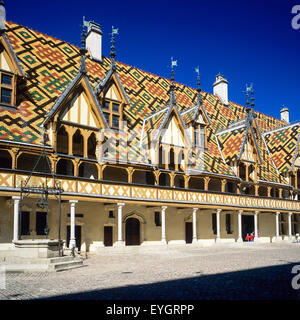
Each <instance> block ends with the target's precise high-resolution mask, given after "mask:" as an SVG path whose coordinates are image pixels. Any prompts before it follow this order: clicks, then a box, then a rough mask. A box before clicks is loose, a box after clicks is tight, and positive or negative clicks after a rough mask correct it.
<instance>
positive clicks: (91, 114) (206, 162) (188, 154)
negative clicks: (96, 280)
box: [0, 4, 300, 251]
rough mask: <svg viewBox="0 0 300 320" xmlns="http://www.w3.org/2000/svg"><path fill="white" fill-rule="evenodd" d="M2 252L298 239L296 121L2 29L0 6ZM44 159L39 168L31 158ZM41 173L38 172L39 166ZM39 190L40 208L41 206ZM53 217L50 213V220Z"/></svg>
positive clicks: (96, 54) (299, 129) (94, 42)
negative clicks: (44, 194) (40, 243)
mask: <svg viewBox="0 0 300 320" xmlns="http://www.w3.org/2000/svg"><path fill="white" fill-rule="evenodd" d="M0 7H1V10H2V11H1V12H0V13H1V14H0V16H1V17H0V18H1V19H2V25H3V26H2V28H1V29H2V30H1V37H0V42H1V53H0V73H1V84H0V86H1V88H0V89H1V94H0V100H1V101H0V250H1V249H2V250H7V249H12V248H13V246H14V245H13V241H15V240H18V239H46V238H49V239H57V238H58V237H61V238H62V239H63V240H65V246H68V247H70V246H76V247H77V248H78V249H80V250H83V251H97V250H101V248H103V247H105V246H127V245H128V246H130V245H143V246H145V245H163V246H164V245H172V244H183V245H185V244H193V245H211V244H214V243H216V242H229V243H233V242H241V241H244V240H245V238H246V235H247V234H250V233H254V236H255V238H254V239H255V241H264V242H273V241H283V240H286V241H292V240H293V239H294V237H295V236H296V235H297V234H298V232H299V227H300V203H299V201H298V193H299V185H300V179H299V169H300V159H299V137H300V135H299V133H300V123H299V122H295V123H289V111H288V109H287V108H284V109H282V110H281V119H280V120H279V119H276V118H273V117H270V116H268V115H265V114H263V113H260V112H258V111H256V110H255V108H254V97H253V90H251V89H250V90H247V104H246V106H241V105H238V104H236V103H233V102H231V101H230V99H229V97H228V82H227V80H226V79H225V78H224V77H223V76H222V75H217V77H216V82H215V83H214V84H213V94H211V93H205V92H203V91H202V90H201V89H200V83H199V79H198V84H197V88H196V89H195V88H191V87H188V86H185V85H183V84H179V83H176V82H175V81H174V74H173V73H172V76H171V79H166V78H163V77H160V76H156V75H154V74H151V73H148V72H145V71H143V70H140V69H138V68H135V67H132V66H128V65H126V64H124V63H121V62H118V61H116V60H115V57H116V54H115V50H114V34H116V32H114V31H115V30H114V29H113V32H112V34H113V36H112V37H113V38H112V48H111V55H110V57H109V58H107V57H103V55H102V51H101V50H102V36H103V34H102V31H101V29H100V26H99V25H97V24H96V23H92V22H90V23H88V24H87V25H86V28H87V34H85V32H83V36H82V47H81V48H78V47H76V46H75V45H72V44H69V43H66V42H64V41H61V40H59V39H56V38H54V37H51V36H48V35H46V34H42V33H40V32H38V31H34V30H32V29H30V28H28V27H24V26H21V25H19V24H16V23H13V22H9V21H5V10H4V6H3V4H2V5H0ZM0 25H1V24H0ZM41 155H43V157H41ZM49 164H50V165H49ZM24 186H27V187H34V188H39V187H40V188H43V189H45V188H46V189H47V188H49V189H51V188H54V187H56V186H59V188H61V189H62V190H63V192H62V194H61V209H60V208H59V203H58V201H57V198H56V197H55V196H54V195H53V194H51V193H50V194H49V198H48V206H47V208H48V209H47V210H46V209H45V207H43V206H41V205H37V204H38V203H39V201H40V197H41V194H39V193H32V194H30V195H29V194H26V196H24V194H22V193H21V189H22V188H23V187H24ZM59 212H60V214H59Z"/></svg>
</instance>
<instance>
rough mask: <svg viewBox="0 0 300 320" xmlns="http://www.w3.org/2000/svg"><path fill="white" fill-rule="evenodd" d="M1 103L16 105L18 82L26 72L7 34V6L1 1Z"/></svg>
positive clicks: (10, 105)
mask: <svg viewBox="0 0 300 320" xmlns="http://www.w3.org/2000/svg"><path fill="white" fill-rule="evenodd" d="M0 11H1V12H2V15H1V16H0V104H1V106H4V107H16V97H17V83H18V81H19V79H21V78H22V77H25V73H24V71H23V69H22V67H21V65H20V63H19V61H18V58H17V56H16V54H15V53H14V50H13V48H12V46H11V44H10V42H9V39H8V38H7V36H6V34H5V8H4V3H3V2H1V3H0Z"/></svg>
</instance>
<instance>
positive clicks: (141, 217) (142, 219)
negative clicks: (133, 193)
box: [122, 211, 147, 224]
mask: <svg viewBox="0 0 300 320" xmlns="http://www.w3.org/2000/svg"><path fill="white" fill-rule="evenodd" d="M129 218H136V219H138V220H139V221H140V223H141V224H146V223H147V222H146V218H145V216H144V215H143V214H142V213H141V212H138V211H131V212H128V213H126V214H125V215H124V216H123V221H122V222H123V223H125V222H126V220H127V219H129Z"/></svg>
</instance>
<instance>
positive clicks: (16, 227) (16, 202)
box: [12, 197, 21, 241]
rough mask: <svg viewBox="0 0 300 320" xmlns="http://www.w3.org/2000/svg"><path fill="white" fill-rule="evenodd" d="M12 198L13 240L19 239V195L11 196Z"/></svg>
mask: <svg viewBox="0 0 300 320" xmlns="http://www.w3.org/2000/svg"><path fill="white" fill-rule="evenodd" d="M12 199H13V200H14V238H13V241H17V240H19V234H20V232H19V218H20V217H19V204H20V200H21V197H12Z"/></svg>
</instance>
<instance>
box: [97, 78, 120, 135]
mask: <svg viewBox="0 0 300 320" xmlns="http://www.w3.org/2000/svg"><path fill="white" fill-rule="evenodd" d="M101 98H102V99H101V101H102V111H103V114H104V117H105V119H106V122H107V124H108V126H109V127H111V128H113V129H116V130H118V129H119V128H120V122H121V120H122V110H123V104H124V103H125V99H124V97H123V96H122V94H121V89H120V88H119V87H118V85H117V84H116V83H115V81H111V83H110V84H109V85H108V89H107V91H104V92H103V96H102V97H101Z"/></svg>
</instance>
